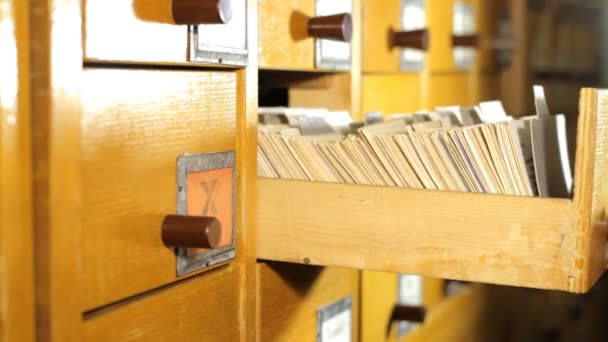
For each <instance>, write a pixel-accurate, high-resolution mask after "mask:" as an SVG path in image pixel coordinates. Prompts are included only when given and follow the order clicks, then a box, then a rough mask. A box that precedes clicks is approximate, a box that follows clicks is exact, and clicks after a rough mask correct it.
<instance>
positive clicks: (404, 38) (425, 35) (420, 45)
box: [391, 29, 429, 51]
mask: <svg viewBox="0 0 608 342" xmlns="http://www.w3.org/2000/svg"><path fill="white" fill-rule="evenodd" d="M391 45H392V47H400V48H411V49H417V50H422V51H427V50H428V49H429V30H427V29H422V30H413V31H401V32H391Z"/></svg>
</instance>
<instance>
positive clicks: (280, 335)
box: [257, 263, 359, 342]
mask: <svg viewBox="0 0 608 342" xmlns="http://www.w3.org/2000/svg"><path fill="white" fill-rule="evenodd" d="M257 276H258V290H257V292H258V293H257V298H258V312H259V315H260V316H259V322H260V323H259V324H260V325H259V327H258V336H259V340H260V341H265V342H274V341H276V342H282V341H316V340H317V311H318V310H319V309H321V308H323V307H326V306H328V305H331V304H333V303H336V302H338V301H340V300H342V299H344V298H347V297H348V296H351V295H352V299H353V302H352V323H353V327H352V328H353V330H352V341H358V336H359V333H358V331H359V326H358V317H359V314H358V312H359V311H358V310H359V309H358V308H359V299H358V291H359V272H358V271H356V270H351V269H345V268H321V267H311V266H303V265H296V264H274V263H273V264H258V266H257Z"/></svg>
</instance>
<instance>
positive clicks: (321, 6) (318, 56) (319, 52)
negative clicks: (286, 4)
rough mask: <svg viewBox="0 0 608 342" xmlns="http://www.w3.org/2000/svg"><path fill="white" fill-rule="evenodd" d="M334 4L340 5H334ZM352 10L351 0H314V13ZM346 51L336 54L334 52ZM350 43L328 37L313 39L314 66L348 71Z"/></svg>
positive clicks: (350, 53)
mask: <svg viewBox="0 0 608 342" xmlns="http://www.w3.org/2000/svg"><path fill="white" fill-rule="evenodd" d="M336 4H339V5H341V6H342V7H340V6H336ZM352 12H353V3H352V0H316V2H315V15H316V16H319V17H320V16H326V15H332V14H339V13H350V14H352ZM336 51H338V52H339V53H346V54H345V55H344V56H336V55H335V52H336ZM351 56H352V45H351V43H345V42H337V41H333V40H329V39H315V67H316V68H317V69H327V70H337V71H348V70H350V68H351V65H350V64H351V58H352V57H351Z"/></svg>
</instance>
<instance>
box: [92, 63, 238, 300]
mask: <svg viewBox="0 0 608 342" xmlns="http://www.w3.org/2000/svg"><path fill="white" fill-rule="evenodd" d="M83 79H84V82H83V91H82V95H81V101H82V106H83V115H82V123H81V125H82V148H81V150H82V156H81V160H82V189H83V194H82V218H83V219H82V227H83V229H82V232H83V233H82V243H83V248H82V251H83V256H82V264H83V270H84V274H83V284H84V291H83V293H84V294H85V301H84V303H83V306H84V307H83V310H85V311H86V310H91V309H94V308H97V307H99V306H102V305H106V304H108V303H112V302H115V301H117V300H121V299H124V298H127V297H129V296H133V295H136V294H139V293H142V292H144V291H147V290H150V289H154V288H158V287H160V286H163V285H166V284H169V283H172V282H174V281H176V280H177V279H178V278H177V276H176V256H175V254H174V251H173V249H169V248H167V247H165V246H164V245H163V242H162V240H161V234H160V232H161V223H162V221H163V218H164V216H165V215H169V214H176V192H177V182H176V179H177V175H176V173H177V172H176V169H177V157H178V156H180V155H183V154H185V153H193V154H196V153H210V152H222V151H233V150H235V139H236V137H235V134H236V113H237V77H236V73H235V72H210V71H206V72H187V71H160V70H129V69H94V68H93V69H91V68H88V69H85V71H84V77H83ZM237 210H238V208H237ZM238 229H239V227H237V230H238ZM237 239H238V232H237ZM237 254H238V252H237ZM232 267H237V266H235V265H233V263H231V264H230V265H229V266H228V268H229V269H231V268H232ZM224 269H225V268H224ZM233 273H235V272H233ZM235 274H236V273H235ZM236 279H237V278H236V276H235V277H233V278H230V277H228V278H226V279H223V280H222V281H224V282H225V283H224V284H223V285H222V286H228V287H229V286H232V285H233V284H234V282H235V281H236ZM218 281H219V280H218Z"/></svg>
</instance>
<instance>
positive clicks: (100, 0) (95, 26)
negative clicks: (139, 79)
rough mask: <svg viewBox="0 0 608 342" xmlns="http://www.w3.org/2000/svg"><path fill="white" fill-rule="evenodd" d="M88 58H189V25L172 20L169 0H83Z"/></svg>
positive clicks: (175, 59) (167, 59) (110, 59)
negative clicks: (176, 23)
mask: <svg viewBox="0 0 608 342" xmlns="http://www.w3.org/2000/svg"><path fill="white" fill-rule="evenodd" d="M82 3H83V6H84V11H83V13H84V18H83V23H82V25H83V32H84V37H83V40H84V45H83V49H84V58H85V60H86V61H115V62H152V63H154V62H169V63H185V62H187V61H188V28H187V26H185V25H175V24H173V18H172V16H171V13H170V12H171V1H170V0H133V1H125V0H83V1H82Z"/></svg>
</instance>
